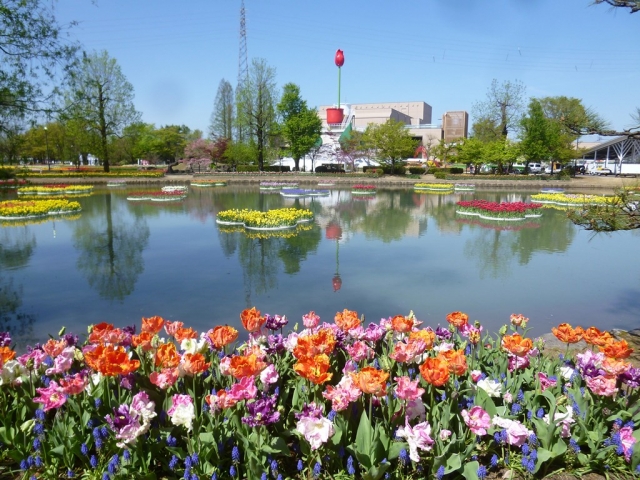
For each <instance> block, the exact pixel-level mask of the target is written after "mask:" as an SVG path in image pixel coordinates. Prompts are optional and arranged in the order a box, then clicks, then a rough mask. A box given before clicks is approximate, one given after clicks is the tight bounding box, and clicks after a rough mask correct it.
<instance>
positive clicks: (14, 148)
mask: <svg viewBox="0 0 640 480" xmlns="http://www.w3.org/2000/svg"><path fill="white" fill-rule="evenodd" d="M23 144H24V135H23V134H22V125H21V123H19V122H9V123H7V124H5V128H4V129H1V130H0V163H2V164H4V163H8V164H10V165H11V164H14V163H17V162H18V161H19V160H20V158H22V156H21V150H22V145H23Z"/></svg>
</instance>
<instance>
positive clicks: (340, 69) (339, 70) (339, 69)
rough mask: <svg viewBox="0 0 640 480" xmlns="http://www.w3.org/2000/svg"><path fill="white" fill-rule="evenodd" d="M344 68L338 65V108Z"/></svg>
mask: <svg viewBox="0 0 640 480" xmlns="http://www.w3.org/2000/svg"><path fill="white" fill-rule="evenodd" d="M341 71H342V68H340V67H338V108H340V72H341Z"/></svg>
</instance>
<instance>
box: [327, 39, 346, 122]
mask: <svg viewBox="0 0 640 480" xmlns="http://www.w3.org/2000/svg"><path fill="white" fill-rule="evenodd" d="M334 61H335V63H336V66H337V67H338V108H327V123H328V124H329V125H331V124H336V123H342V119H343V117H344V116H343V112H342V109H341V108H340V72H341V70H342V68H341V67H342V65H344V52H343V51H342V50H340V49H338V51H336V56H335V59H334Z"/></svg>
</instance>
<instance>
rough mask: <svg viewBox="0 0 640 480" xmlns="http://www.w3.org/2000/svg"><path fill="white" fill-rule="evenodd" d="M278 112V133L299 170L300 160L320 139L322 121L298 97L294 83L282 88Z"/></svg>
mask: <svg viewBox="0 0 640 480" xmlns="http://www.w3.org/2000/svg"><path fill="white" fill-rule="evenodd" d="M278 112H279V113H280V115H281V116H282V119H283V124H282V126H281V128H280V133H281V134H282V136H283V137H284V140H285V142H286V145H287V147H286V151H287V152H289V154H290V155H291V156H292V157H293V161H294V162H295V167H294V169H295V170H299V162H300V159H301V158H302V157H304V156H305V155H306V154H307V153H309V152H310V151H311V149H312V148H313V147H314V145H315V144H316V143H317V142H318V139H319V138H320V133H321V131H322V120H320V117H319V116H318V112H317V111H316V110H315V109H310V108H308V107H307V102H306V101H305V100H303V99H302V97H301V96H300V87H298V86H297V85H295V84H294V83H287V84H286V85H285V86H284V88H283V93H282V98H281V100H280V103H279V104H278Z"/></svg>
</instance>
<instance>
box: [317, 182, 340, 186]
mask: <svg viewBox="0 0 640 480" xmlns="http://www.w3.org/2000/svg"><path fill="white" fill-rule="evenodd" d="M335 185H336V183H335V182H318V186H319V187H335Z"/></svg>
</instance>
